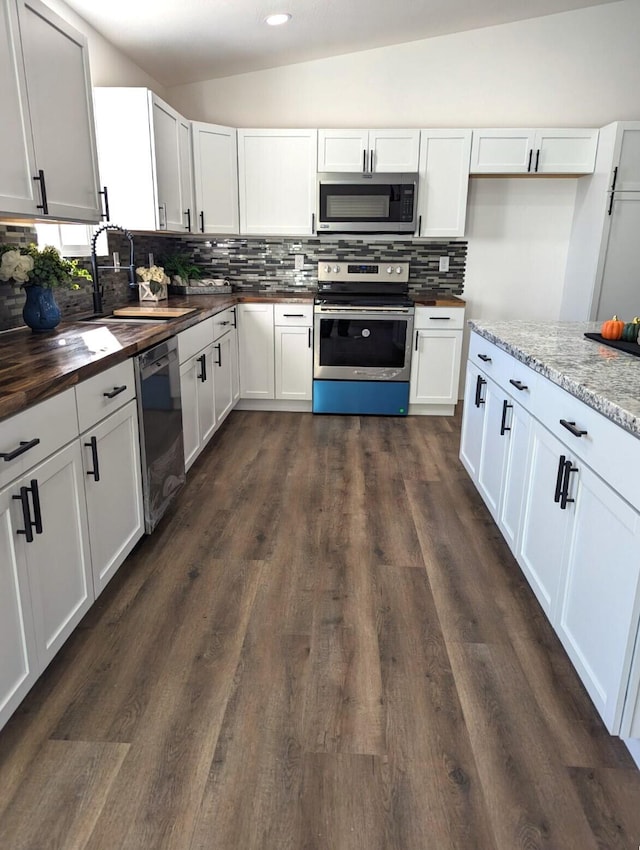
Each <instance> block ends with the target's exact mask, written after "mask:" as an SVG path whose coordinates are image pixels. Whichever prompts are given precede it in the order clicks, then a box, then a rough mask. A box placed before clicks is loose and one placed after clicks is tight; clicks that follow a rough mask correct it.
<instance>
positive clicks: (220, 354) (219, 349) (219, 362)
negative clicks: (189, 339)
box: [215, 343, 222, 366]
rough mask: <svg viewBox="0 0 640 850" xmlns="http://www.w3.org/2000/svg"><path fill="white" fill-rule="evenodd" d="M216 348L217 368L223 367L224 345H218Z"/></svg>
mask: <svg viewBox="0 0 640 850" xmlns="http://www.w3.org/2000/svg"><path fill="white" fill-rule="evenodd" d="M215 347H216V348H217V349H218V359H217V360H216V366H222V345H221V344H220V343H218V344H217V345H216V346H215Z"/></svg>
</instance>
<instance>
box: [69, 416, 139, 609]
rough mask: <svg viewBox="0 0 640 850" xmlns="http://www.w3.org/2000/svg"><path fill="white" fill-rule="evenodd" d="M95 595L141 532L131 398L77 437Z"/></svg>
mask: <svg viewBox="0 0 640 850" xmlns="http://www.w3.org/2000/svg"><path fill="white" fill-rule="evenodd" d="M81 442H82V451H83V461H84V473H85V474H84V482H85V483H84V486H85V494H86V499H87V516H88V522H89V540H90V545H91V564H92V567H93V586H94V590H95V595H96V596H98V595H99V594H100V593H101V592H102V590H103V589H104V587H105V586H106V584H107V582H108V581H109V580H110V579H111V578H112V577H113V575H114V574H115V572H116V570H117V569H118V567H119V566H120V565H121V564H122V562H123V561H124V559H125V558H126V557H127V555H128V554H129V552H131V550H132V549H133V547H134V546H135V544H136V543H137V541H138V540H139V539H140V538H141V537H142V535H143V534H144V513H143V506H142V481H141V472H140V442H139V436H138V411H137V406H136V402H135V401H130V402H128V404H125V405H124V407H121V408H120V410H118V411H116V412H115V413H113V414H111V416H109V417H107V419H105V420H103V421H102V422H100V423H99V424H98V425H96V426H95V427H93V428H92V429H90V430H89V431H86V432H85V433H84V434H83V435H82V438H81Z"/></svg>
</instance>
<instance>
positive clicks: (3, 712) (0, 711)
mask: <svg viewBox="0 0 640 850" xmlns="http://www.w3.org/2000/svg"><path fill="white" fill-rule="evenodd" d="M15 495H19V488H18V490H17V491H16V488H15V487H12V488H9V489H6V490H4V491H3V492H0V646H1V647H2V651H1V652H0V729H1V728H2V727H3V726H4V724H5V723H6V721H7V720H8V719H9V717H10V716H11V714H12V713H13V712H14V711H15V709H16V707H17V706H18V704H19V703H20V701H21V700H22V698H23V697H24V695H25V694H26V693H27V691H28V690H29V688H30V687H31V685H32V684H33V683H34V681H35V680H36V677H37V675H38V672H39V670H38V662H37V655H36V650H35V641H34V635H33V623H32V621H31V600H30V597H29V587H28V581H27V574H26V563H25V558H24V543H22V542H21V538H20V537H19V536H18V531H19V530H23V529H24V525H23V518H22V510H21V506H20V502H16V501H14V500H13V497H14V496H15Z"/></svg>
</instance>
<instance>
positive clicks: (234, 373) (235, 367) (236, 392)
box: [231, 307, 240, 407]
mask: <svg viewBox="0 0 640 850" xmlns="http://www.w3.org/2000/svg"><path fill="white" fill-rule="evenodd" d="M232 312H233V317H234V329H233V331H232V339H231V395H232V398H233V406H234V407H235V405H236V402H237V401H238V399H239V398H240V360H239V352H238V342H239V337H238V331H237V327H238V308H237V307H233V309H232Z"/></svg>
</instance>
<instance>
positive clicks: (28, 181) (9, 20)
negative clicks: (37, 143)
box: [0, 2, 40, 215]
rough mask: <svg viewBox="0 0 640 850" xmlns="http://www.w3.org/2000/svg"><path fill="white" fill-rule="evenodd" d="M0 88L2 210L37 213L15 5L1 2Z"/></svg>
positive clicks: (32, 154)
mask: <svg viewBox="0 0 640 850" xmlns="http://www.w3.org/2000/svg"><path fill="white" fill-rule="evenodd" d="M0 91H2V100H3V110H4V113H5V118H4V120H3V122H2V132H1V133H0V211H1V212H6V213H22V214H26V215H35V214H36V204H37V203H40V200H37V201H36V200H35V194H34V192H35V189H34V187H35V183H34V181H33V177H34V175H36V174H37V171H36V165H35V154H34V152H33V140H32V137H31V124H30V120H29V103H28V100H27V89H26V82H25V78H24V66H23V63H22V53H21V51H20V34H19V32H18V19H17V15H16V8H15V4H14V3H12V2H3V3H2V4H1V5H0Z"/></svg>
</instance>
